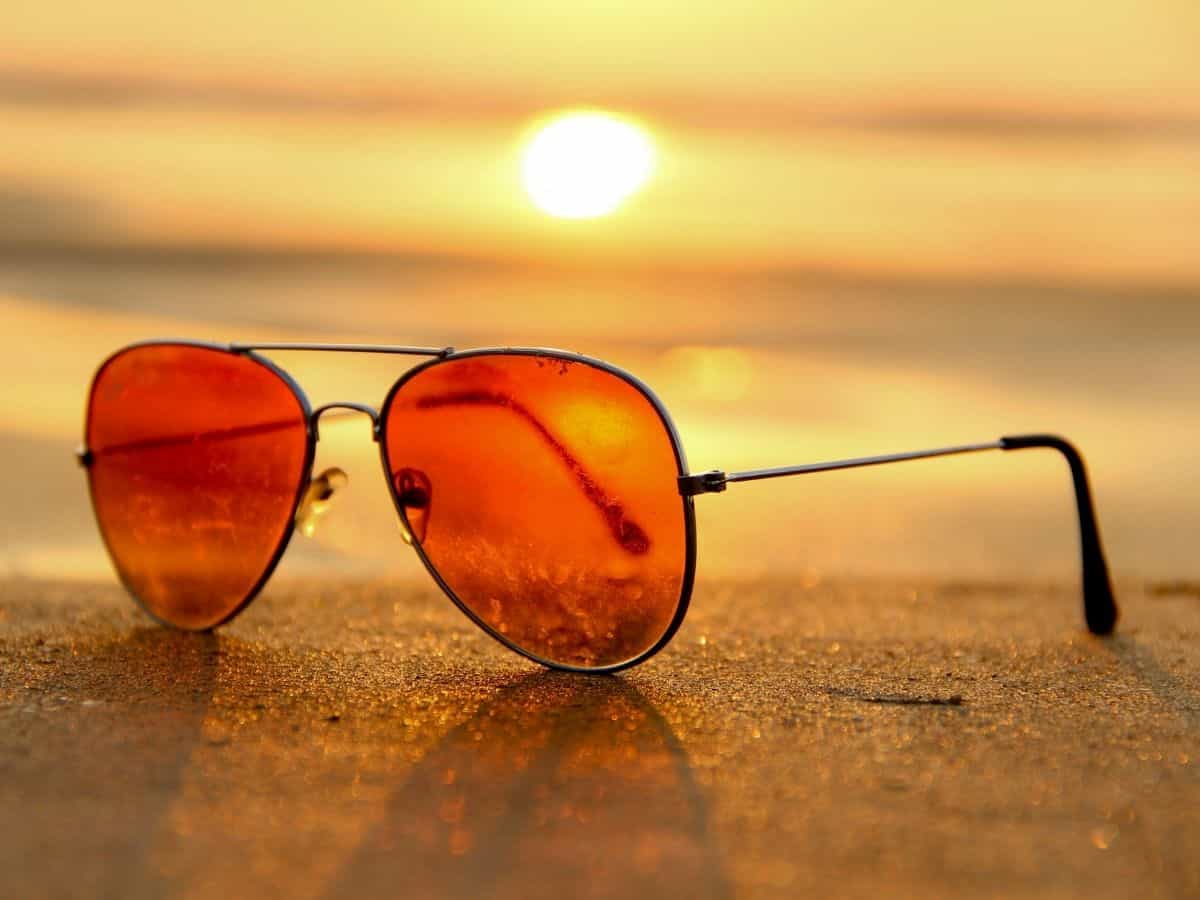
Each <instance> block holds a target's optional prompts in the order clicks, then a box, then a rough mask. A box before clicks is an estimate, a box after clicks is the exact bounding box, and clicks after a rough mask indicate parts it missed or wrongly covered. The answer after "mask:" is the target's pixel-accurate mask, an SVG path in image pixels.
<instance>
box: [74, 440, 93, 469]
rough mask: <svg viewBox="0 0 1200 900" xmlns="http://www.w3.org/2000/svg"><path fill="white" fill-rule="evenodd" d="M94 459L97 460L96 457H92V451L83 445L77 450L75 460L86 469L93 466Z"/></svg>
mask: <svg viewBox="0 0 1200 900" xmlns="http://www.w3.org/2000/svg"><path fill="white" fill-rule="evenodd" d="M93 459H95V457H94V456H93V455H92V451H91V450H89V449H88V448H87V447H84V446H83V445H82V444H80V445H79V446H78V447H76V448H75V460H76V462H78V463H79V465H81V466H83V467H84V468H85V469H86V468H87V467H88V466H90V465H91V464H92V460H93Z"/></svg>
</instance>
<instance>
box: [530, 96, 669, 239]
mask: <svg viewBox="0 0 1200 900" xmlns="http://www.w3.org/2000/svg"><path fill="white" fill-rule="evenodd" d="M653 168H654V145H653V143H651V140H650V136H649V135H648V134H647V133H646V132H645V131H644V130H643V129H642V128H640V127H638V126H637V125H635V124H633V123H632V122H629V121H626V120H624V119H620V118H617V117H616V116H613V115H609V114H608V113H602V112H572V113H563V114H562V115H559V116H556V117H555V118H553V119H552V120H551V121H549V122H548V123H547V124H545V125H543V126H542V127H541V128H540V129H538V131H537V133H536V134H534V136H533V138H532V140H530V142H529V145H528V146H527V147H526V148H525V153H524V156H523V157H522V160H521V180H522V182H523V183H524V185H525V191H526V193H527V194H529V199H530V200H532V201H533V203H534V205H535V206H537V208H538V209H540V210H542V212H545V213H548V214H549V215H552V216H557V217H558V218H561V219H592V218H595V217H596V216H602V215H604V214H605V213H610V212H612V211H613V210H614V209H616V208H617V207H618V206H620V205H621V203H622V202H623V201H624V200H625V199H627V198H628V197H629V196H630V195H632V194H634V193H635V192H636V191H637V190H638V189H639V188H640V187H641V186H642V185H643V184H645V183H646V179H647V178H649V177H650V172H651V170H652V169H653Z"/></svg>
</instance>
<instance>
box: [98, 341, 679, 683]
mask: <svg viewBox="0 0 1200 900" xmlns="http://www.w3.org/2000/svg"><path fill="white" fill-rule="evenodd" d="M142 347H191V348H195V349H201V350H212V351H215V352H220V353H227V354H230V355H234V356H241V357H244V358H246V359H249V360H252V361H253V362H255V363H257V364H259V365H261V366H262V367H264V368H265V369H267V370H268V371H270V372H271V373H273V374H274V375H276V376H278V377H279V378H280V379H282V381H283V382H284V384H286V385H287V387H288V389H289V390H290V391H291V392H292V394H293V395H294V396H295V398H296V400H297V401H298V402H299V404H300V408H301V410H302V412H303V413H304V428H305V447H304V463H303V469H302V478H301V479H300V485H299V487H298V488H297V491H296V495H295V497H294V498H293V500H292V506H291V510H290V512H289V516H288V524H287V527H286V528H285V529H284V532H283V534H282V535H281V537H280V539H279V543H278V545H277V546H276V548H275V550H274V552H273V553H272V555H271V558H270V561H269V562H268V563H267V565H266V567H265V568H264V570H263V573H262V575H261V576H260V577H259V579H258V581H256V582H255V583H254V585H253V587H252V588H251V589H250V590H249V592H248V593H247V594H246V597H245V599H244V600H242V601H241V603H239V604H238V605H237V606H236V607H234V609H233V610H232V611H230V613H229V614H228V615H226V616H225V617H224V618H222V619H221V620H220V621H218V622H215V623H213V624H212V625H209V626H206V627H204V628H187V627H185V626H179V625H176V624H174V623H172V622H167V621H165V620H164V619H162V618H161V617H159V616H158V615H156V614H155V613H154V612H152V611H151V610H150V609H149V608H148V607H147V606H146V604H145V603H143V602H142V600H141V598H140V597H138V595H137V593H136V592H135V591H134V590H133V587H132V585H130V584H129V582H128V581H126V579H125V577H124V575H123V574H122V572H121V568H120V566H119V565H117V558H116V554H115V553H113V550H112V547H111V545H110V544H109V542H108V538H107V536H106V535H105V532H104V525H103V523H102V522H101V521H100V517H99V515H98V513H97V511H96V503H95V495H94V494H93V493H92V479H91V464H92V461H93V455H92V452H91V450H90V449H89V448H87V447H86V446H81V447H80V448H79V449H78V451H77V452H76V456H77V458H78V460H79V463H80V464H81V465H82V466H84V467H85V468H87V469H88V470H89V477H88V491H89V497H90V499H91V501H92V515H93V518H94V520H95V522H96V527H97V530H99V532H100V537H101V540H102V541H103V542H104V547H105V550H106V551H107V552H108V555H109V559H110V560H112V562H113V568H114V569H116V572H117V577H118V578H120V580H121V584H122V585H123V586H124V588H125V590H126V592H127V593H129V595H130V596H132V597H133V599H134V600H135V601H136V602H137V604H138V606H140V607H141V608H142V609H143V610H144V611H145V612H146V613H147V614H148V615H149V616H150V617H151V618H152V619H154V620H155V621H156V622H158V623H159V624H161V625H165V626H167V627H169V628H179V629H181V630H184V631H211V630H213V629H216V628H220V627H221V626H222V625H225V624H226V623H228V622H230V621H231V620H233V619H234V618H236V617H237V616H238V615H239V614H240V613H241V612H242V611H243V610H245V609H246V607H248V606H249V605H250V604H251V602H253V601H254V599H255V598H256V597H257V596H258V595H259V593H260V592H261V591H262V589H263V588H264V587H265V586H266V584H267V582H268V581H269V580H270V578H271V576H272V575H273V574H274V572H275V569H276V567H277V566H278V565H279V562H280V560H282V559H283V556H284V554H285V553H286V552H287V548H288V546H289V545H290V544H291V540H292V536H293V535H294V534H295V531H296V515H297V513H298V512H299V511H300V507H301V504H302V503H303V502H304V497H305V494H306V493H307V490H308V487H309V485H310V484H311V483H312V475H313V464H314V462H315V461H316V452H317V442H318V441H319V440H320V418H321V416H322V414H324V413H325V412H327V411H329V410H333V409H347V410H353V411H356V412H361V413H363V414H364V415H367V416H369V417H370V419H371V436H372V439H373V440H374V441H375V443H377V444H378V445H379V458H380V463H381V465H382V467H383V475H384V480H385V481H386V482H387V486H388V493H389V495H390V496H391V498H392V503H393V505H394V506H395V507H396V512H397V514H398V515H399V516H400V521H401V522H402V523H403V525H404V528H405V529H406V530H407V531H408V533H409V534H410V535H411V534H414V532H413V528H412V526H411V525H410V523H409V521H408V516H407V514H406V513H405V510H404V506H403V505H402V503H401V501H400V495H399V493H398V492H397V490H396V485H395V483H394V480H393V478H392V469H391V464H390V460H389V459H388V452H387V441H386V440H385V439H384V435H385V434H386V433H387V417H388V414H389V413H390V412H391V409H392V400H393V399H394V398H395V396H396V394H398V393H399V392H400V390H401V389H402V388H403V387H404V385H405V384H406V383H408V382H409V381H410V380H411V379H412V378H414V377H416V376H417V375H419V374H420V373H422V372H424V371H426V370H427V369H431V368H435V367H436V366H438V365H441V364H442V363H446V362H450V361H452V360H462V359H471V358H475V357H483V356H534V357H541V358H548V359H557V360H563V361H566V362H573V363H580V364H583V365H586V366H590V367H592V368H594V369H599V370H601V371H603V372H605V373H607V374H609V375H613V376H615V377H617V378H619V379H620V380H621V381H623V382H625V383H626V384H628V385H630V386H631V387H632V388H634V389H635V390H636V391H637V392H638V393H639V394H641V396H642V397H643V398H645V399H646V400H647V401H648V402H649V403H650V405H651V407H653V409H654V411H655V413H656V414H657V415H658V418H659V421H660V422H661V423H662V425H663V428H664V429H665V430H666V433H667V437H668V438H669V439H670V441H671V449H672V451H673V453H674V458H675V468H676V479H677V483H678V484H682V483H683V479H685V478H687V477H688V468H687V457H686V455H685V453H684V449H683V442H682V440H681V439H680V437H679V432H678V430H676V428H675V423H674V422H673V421H672V420H671V416H670V413H668V412H667V408H666V406H665V405H664V404H663V402H662V401H661V400H660V399H659V398H658V395H657V394H655V393H654V391H653V390H652V389H651V388H650V387H649V386H648V385H647V384H646V383H645V382H643V381H642V380H641V379H639V378H637V377H636V376H635V375H632V374H630V373H629V372H626V371H625V370H624V369H621V368H619V367H617V366H614V365H613V364H611V363H608V362H605V361H604V360H600V359H595V358H593V357H590V356H585V355H583V354H581V353H573V352H571V351H568V350H556V349H552V348H542V347H481V348H473V349H470V350H461V351H458V350H455V349H454V348H453V347H443V348H433V347H405V346H387V345H383V346H376V345H372V344H305V343H284V342H277V343H271V342H268V343H230V344H221V343H216V342H211V341H197V340H188V339H175V338H167V339H162V340H147V341H138V342H136V343H133V344H130V345H128V346H126V347H122V348H121V349H120V350H117V351H116V352H115V353H113V354H112V355H110V356H109V357H108V358H107V359H105V360H104V362H103V363H101V364H100V366H99V368H98V369H97V370H96V373H95V375H93V376H92V384H91V387H90V388H89V391H88V416H89V417H90V414H91V407H92V395H93V394H94V392H95V389H96V385H97V384H98V383H99V380H100V376H101V375H102V374H103V372H104V370H105V369H106V368H107V367H108V365H109V364H110V363H112V362H113V361H114V360H116V359H117V358H118V357H120V356H122V355H123V354H125V353H127V352H129V351H132V350H137V349H139V348H142ZM263 350H266V351H269V350H282V351H315V352H334V353H376V354H391V355H396V356H420V357H432V358H431V359H427V360H426V361H425V362H422V363H420V364H418V365H416V366H413V367H412V368H411V369H408V370H407V371H405V372H404V374H402V375H401V376H400V377H399V378H398V379H396V381H395V382H393V384H392V386H391V387H390V388H389V389H388V392H387V394H386V395H385V397H384V400H383V404H382V406H381V407H380V409H378V410H376V409H375V408H374V407H372V406H369V405H367V404H364V403H355V402H349V401H338V402H333V403H325V404H322V405H321V406H318V407H316V408H313V406H312V403H311V401H309V399H308V395H307V394H306V393H305V392H304V388H302V387H301V386H300V384H299V382H297V381H296V379H295V378H293V377H292V375H291V374H290V373H288V372H287V370H285V369H283V368H282V367H281V366H279V365H278V364H277V363H275V362H274V361H273V360H271V359H269V358H268V357H265V356H262V355H261V354H260V353H259V352H258V351H263ZM84 427H85V434H86V430H87V423H86V422H85V426H84ZM680 502H681V503H682V506H683V522H684V550H685V560H684V570H683V581H682V583H681V584H680V589H679V590H680V596H679V600H678V601H677V603H676V607H675V612H674V615H673V616H672V617H671V621H670V623H669V624H668V625H667V629H666V631H664V632H663V634H662V636H661V637H660V638H659V639H658V640H657V641H656V642H655V643H654V644H653V645H651V646H650V647H649V648H648V649H646V650H644V651H642V652H641V653H640V654H638V655H636V656H634V657H631V658H630V659H627V660H622V661H620V662H617V663H612V664H609V665H605V666H574V665H571V664H569V663H561V662H555V661H552V660H548V659H544V658H542V657H540V656H538V655H537V654H536V653H531V652H530V651H528V650H526V649H524V648H522V647H520V646H519V645H517V644H515V643H513V642H512V641H511V640H509V639H508V637H506V636H505V635H503V634H501V633H500V632H499V631H497V630H496V629H494V628H492V627H491V626H490V625H488V624H487V623H486V622H485V621H484V620H483V619H481V618H480V617H479V616H478V615H476V614H475V613H474V612H472V611H471V609H470V607H468V606H467V604H465V603H464V602H463V601H462V600H461V599H460V598H459V596H458V595H457V594H456V593H455V592H454V589H453V588H451V587H450V585H449V584H447V583H446V581H445V579H444V578H442V576H441V574H440V573H439V572H438V570H437V568H436V567H435V566H434V565H433V562H432V561H431V560H430V559H429V557H428V555H427V554H426V553H425V550H424V548H423V547H422V546H421V542H420V541H418V540H416V538H415V537H414V538H413V540H412V541H411V546H412V548H413V549H414V550H415V551H416V553H417V557H418V558H419V559H420V560H421V563H422V565H424V567H425V569H426V571H428V572H429V574H430V576H431V577H432V578H433V580H434V582H435V583H436V584H437V585H438V587H440V588H441V589H442V592H443V593H444V594H445V595H446V596H447V597H449V598H450V600H451V601H452V602H453V603H454V605H455V606H457V607H458V608H459V610H461V611H462V612H463V614H464V615H466V616H467V618H468V619H470V620H471V621H472V622H474V623H475V624H476V625H477V626H479V627H480V628H481V629H483V631H484V632H485V633H486V634H488V635H490V636H491V637H492V638H494V639H495V640H496V641H498V642H499V643H501V644H503V645H504V646H505V647H507V648H508V649H510V650H513V651H515V652H516V653H519V654H520V655H521V656H524V657H525V658H526V659H529V660H531V661H533V662H535V663H538V664H539V665H543V666H546V667H547V668H551V669H559V670H562V671H567V672H578V673H584V674H597V675H602V674H607V673H612V672H619V671H621V670H622V669H627V668H630V667H632V666H636V665H639V664H640V663H643V662H645V661H646V660H648V659H650V657H652V656H654V655H655V654H656V653H658V652H659V651H660V650H662V649H663V647H665V646H666V645H667V644H669V643H670V642H671V639H672V638H673V637H674V636H675V633H676V632H677V631H678V630H679V626H680V625H681V624H683V620H684V618H685V617H686V615H687V611H688V607H689V605H690V603H691V598H692V588H693V585H694V584H695V577H696V507H695V502H694V500H693V497H692V495H691V494H689V493H686V492H684V491H683V490H680Z"/></svg>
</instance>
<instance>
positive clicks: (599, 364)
mask: <svg viewBox="0 0 1200 900" xmlns="http://www.w3.org/2000/svg"><path fill="white" fill-rule="evenodd" d="M481 356H536V357H543V358H549V359H559V360H565V361H567V362H574V363H580V364H583V365H586V366H590V367H592V368H594V369H599V370H600V371H602V372H606V373H608V374H609V375H614V376H616V377H617V378H619V379H620V380H622V381H624V382H625V383H626V384H628V385H630V386H631V387H633V388H634V389H635V390H636V391H637V392H638V393H639V394H641V395H642V397H644V398H645V399H646V400H647V401H648V402H649V403H650V405H651V407H653V409H654V411H655V412H656V413H657V414H658V418H659V420H660V421H661V422H662V425H663V428H664V429H665V430H666V433H667V437H668V438H669V439H670V441H671V449H672V451H673V452H674V455H675V469H676V473H675V474H676V478H677V479H678V478H679V477H681V476H683V475H686V474H687V473H688V467H687V456H686V455H685V453H684V450H683V442H682V441H681V440H680V437H679V432H678V431H677V430H676V428H675V423H674V422H673V421H672V420H671V415H670V413H668V412H667V408H666V406H665V405H664V404H663V402H662V401H661V400H660V399H659V398H658V395H657V394H655V393H654V391H653V390H651V388H650V387H649V386H648V385H647V384H646V383H645V382H644V381H642V380H641V379H640V378H638V377H637V376H635V375H632V374H631V373H629V372H626V371H625V370H624V369H621V368H619V367H617V366H614V365H613V364H612V363H608V362H605V361H604V360H602V359H595V358H594V357H591V356H584V355H583V354H580V353H573V352H571V351H568V350H555V349H552V348H547V347H479V348H473V349H471V350H459V351H454V352H452V353H448V354H446V355H444V356H439V357H436V358H434V359H431V360H429V361H427V362H424V363H421V364H420V365H418V366H414V367H413V368H412V369H409V370H408V371H407V372H405V373H404V374H403V375H401V376H400V378H399V379H397V380H396V382H395V383H394V384H393V385H392V387H391V389H390V390H389V391H388V393H387V396H386V397H385V398H384V401H383V406H382V407H380V412H379V423H378V425H377V426H376V433H377V436H378V439H379V459H380V462H381V463H382V464H383V479H384V481H386V482H387V488H388V493H389V495H390V496H391V498H392V503H393V504H395V507H396V513H397V515H399V516H400V521H401V522H403V523H404V527H405V528H406V529H408V531H409V533H410V534H412V533H413V531H412V528H411V527H410V525H409V522H408V516H407V515H406V514H405V512H404V507H403V506H402V505H401V503H400V494H399V492H398V491H397V490H396V486H395V485H394V484H393V483H392V477H391V472H392V467H391V462H390V460H389V458H388V440H387V428H388V420H389V418H390V416H391V412H392V407H393V405H394V404H393V401H394V400H395V398H396V395H397V394H399V393H400V391H401V390H402V389H403V388H404V386H405V385H406V384H407V383H408V382H409V381H411V380H412V379H413V378H415V377H416V376H417V375H420V374H421V373H422V372H425V371H426V370H428V369H431V368H434V367H435V366H440V365H443V364H445V363H448V362H454V361H458V360H463V359H470V358H473V357H481ZM676 484H677V485H678V481H676ZM679 499H680V503H681V504H682V507H683V522H684V548H685V554H684V556H685V558H684V569H683V581H682V583H681V584H680V586H679V600H678V601H677V603H676V606H675V613H674V615H673V616H672V618H671V622H670V624H668V625H667V629H666V631H664V632H663V634H662V636H661V637H659V639H658V640H657V641H656V642H655V643H654V644H653V645H651V646H650V647H649V648H647V649H646V650H643V651H642V652H641V653H639V654H638V655H637V656H634V657H631V658H630V659H626V660H622V661H620V662H616V663H609V664H608V665H604V666H576V665H571V664H570V663H561V662H555V661H554V660H550V659H545V658H543V657H541V656H538V655H537V654H536V653H533V652H531V651H529V650H526V649H525V648H523V647H521V646H519V645H517V644H515V643H513V642H512V641H511V640H509V639H508V637H507V636H505V635H503V634H501V633H500V632H499V631H497V630H496V629H494V628H492V627H491V626H490V625H489V624H488V623H487V622H485V621H484V620H483V619H481V618H480V617H479V616H478V615H476V614H475V613H474V612H473V611H472V610H471V609H470V607H468V606H467V605H466V604H465V603H464V602H463V601H462V600H461V599H459V597H458V595H457V594H456V593H455V592H454V589H453V588H451V587H450V585H449V584H447V583H446V581H445V580H444V579H443V578H442V576H441V574H440V573H439V572H438V570H437V567H436V566H434V565H433V563H432V562H431V561H430V559H429V557H428V556H427V555H426V553H425V549H424V547H422V546H421V543H420V541H417V540H415V539H414V540H413V541H412V547H413V549H414V550H416V552H417V556H418V557H419V558H420V560H421V562H422V563H423V564H424V566H425V569H426V571H428V572H429V574H430V576H431V577H432V578H433V580H434V581H435V582H436V583H437V585H438V587H440V588H441V589H442V592H443V593H444V594H445V595H446V596H447V597H449V598H450V600H451V601H453V603H454V605H455V606H457V607H458V608H459V609H460V610H461V611H462V613H463V614H464V615H465V616H466V617H467V618H468V619H470V620H471V621H472V622H474V623H475V624H476V625H478V626H479V627H480V628H481V629H483V631H484V632H485V633H486V634H488V635H490V636H491V637H492V638H494V639H495V640H496V641H498V642H499V643H501V644H503V645H504V646H505V647H507V648H508V649H509V650H512V651H514V652H515V653H519V654H520V655H521V656H523V657H525V658H526V659H528V660H532V661H533V662H535V663H538V664H539V665H543V666H545V667H546V668H548V669H557V670H560V671H564V672H578V673H581V674H584V675H605V674H610V673H612V672H620V671H621V670H622V669H628V668H632V667H633V666H636V665H640V664H641V663H644V662H645V661H646V660H648V659H650V657H652V656H654V655H655V654H656V653H658V652H659V651H660V650H662V649H663V647H665V646H667V644H669V643H670V642H671V639H672V638H673V637H674V636H675V632H677V631H678V630H679V626H680V625H682V624H683V620H684V617H685V616H686V615H687V611H688V606H689V605H690V603H691V599H692V587H693V584H694V582H695V576H696V507H695V503H694V502H693V499H692V497H690V496H687V495H685V494H683V493H680V495H679Z"/></svg>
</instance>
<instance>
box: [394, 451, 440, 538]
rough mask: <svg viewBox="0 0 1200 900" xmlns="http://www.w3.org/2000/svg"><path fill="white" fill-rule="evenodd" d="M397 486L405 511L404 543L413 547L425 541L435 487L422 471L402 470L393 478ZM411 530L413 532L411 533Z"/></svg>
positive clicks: (398, 495) (402, 529)
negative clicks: (414, 541) (415, 543)
mask: <svg viewBox="0 0 1200 900" xmlns="http://www.w3.org/2000/svg"><path fill="white" fill-rule="evenodd" d="M392 482H393V484H395V486H396V499H397V501H398V502H399V504H400V507H401V508H402V509H403V510H404V519H406V520H407V521H408V527H407V528H403V527H402V528H401V534H402V536H403V538H404V543H406V544H409V545H410V546H411V545H412V542H413V540H414V538H415V539H416V541H417V543H421V542H422V541H424V540H425V532H426V530H427V529H428V527H429V513H430V509H431V507H432V506H433V485H431V484H430V483H429V476H428V475H426V474H425V473H424V472H422V471H421V470H420V469H400V470H398V471H397V472H396V473H395V474H394V475H393V476H392ZM410 529H411V531H410Z"/></svg>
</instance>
